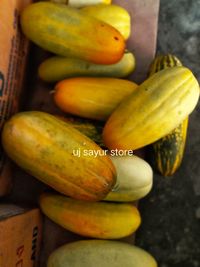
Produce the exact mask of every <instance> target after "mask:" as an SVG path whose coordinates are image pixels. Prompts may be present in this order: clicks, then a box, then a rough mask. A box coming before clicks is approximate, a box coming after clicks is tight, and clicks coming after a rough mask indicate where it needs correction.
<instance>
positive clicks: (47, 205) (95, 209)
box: [40, 193, 141, 239]
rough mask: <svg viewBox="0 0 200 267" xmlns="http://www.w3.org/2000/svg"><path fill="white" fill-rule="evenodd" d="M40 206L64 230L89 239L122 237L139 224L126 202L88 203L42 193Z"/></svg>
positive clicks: (133, 230)
mask: <svg viewBox="0 0 200 267" xmlns="http://www.w3.org/2000/svg"><path fill="white" fill-rule="evenodd" d="M40 207H41V209H42V211H43V212H44V214H45V215H46V216H48V217H49V218H50V219H51V220H53V221H54V222H55V223H57V224H59V225H61V226H62V227H64V228H65V229H67V230H69V231H72V232H74V233H77V234H79V235H82V236H87V237H93V238H101V239H118V238H122V237H125V236H128V235H130V234H132V233H133V232H135V231H136V230H137V228H138V227H139V225H140V223H141V217H140V214H139V211H138V209H137V208H136V207H135V206H133V205H132V204H129V203H108V202H107V203H106V202H88V201H81V200H77V199H71V198H68V197H65V196H61V195H56V194H50V193H48V194H47V193H46V194H43V195H41V197H40Z"/></svg>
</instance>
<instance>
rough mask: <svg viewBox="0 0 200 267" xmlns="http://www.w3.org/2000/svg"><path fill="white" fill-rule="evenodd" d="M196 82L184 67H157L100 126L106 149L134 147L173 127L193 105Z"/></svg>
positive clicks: (184, 116) (155, 139) (196, 89)
mask: <svg viewBox="0 0 200 267" xmlns="http://www.w3.org/2000/svg"><path fill="white" fill-rule="evenodd" d="M198 99H199V84H198V81H197V80H196V78H195V77H194V75H193V73H192V72H191V71H190V70H189V69H187V68H184V67H173V68H167V69H164V70H161V71H159V72H157V73H155V74H153V75H152V76H151V77H149V78H148V79H147V80H146V81H144V82H143V83H142V84H141V85H140V86H138V88H137V90H135V91H134V92H133V93H132V94H131V95H130V96H129V97H127V98H126V99H125V100H124V101H122V103H121V104H120V105H119V106H118V107H117V108H116V109H115V110H114V112H113V113H112V115H111V116H110V117H109V119H108V121H107V122H106V125H105V127H104V130H103V141H104V144H105V145H106V146H107V147H108V148H110V149H116V148H117V149H128V150H129V149H132V150H134V149H138V148H141V147H144V146H146V145H149V144H151V143H153V142H155V141H157V140H158V139H160V138H161V137H163V136H165V135H166V134H168V133H169V132H170V131H172V130H173V129H174V128H176V127H177V126H178V125H179V124H180V123H181V122H182V121H183V120H184V119H185V118H186V117H187V116H188V115H189V114H190V113H191V112H192V111H193V110H194V108H195V106H196V105H197V102H198Z"/></svg>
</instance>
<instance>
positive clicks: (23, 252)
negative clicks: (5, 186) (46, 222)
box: [0, 204, 42, 267]
mask: <svg viewBox="0 0 200 267" xmlns="http://www.w3.org/2000/svg"><path fill="white" fill-rule="evenodd" d="M41 232H42V216H41V213H40V211H39V209H31V210H29V209H24V208H21V207H19V206H16V205H12V204H0V267H37V266H38V260H39V251H40V243H41Z"/></svg>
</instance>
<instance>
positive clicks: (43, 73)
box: [38, 52, 135, 82]
mask: <svg viewBox="0 0 200 267" xmlns="http://www.w3.org/2000/svg"><path fill="white" fill-rule="evenodd" d="M134 69H135V57H134V55H133V53H131V52H126V53H124V55H123V57H122V59H121V60H120V61H119V62H117V63H115V64H109V65H105V64H94V63H91V62H88V61H85V60H81V59H77V58H67V57H59V56H54V57H51V58H48V59H47V60H45V61H44V62H42V63H41V65H40V66H39V69H38V73H39V76H40V78H41V79H42V80H44V81H46V82H57V81H61V80H63V79H66V78H71V77H78V76H79V77H80V76H90V77H116V78H121V77H126V76H128V75H129V74H131V73H132V72H133V71H134Z"/></svg>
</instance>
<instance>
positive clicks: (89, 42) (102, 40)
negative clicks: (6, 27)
mask: <svg viewBox="0 0 200 267" xmlns="http://www.w3.org/2000/svg"><path fill="white" fill-rule="evenodd" d="M21 26H22V31H23V32H24V34H25V35H26V36H27V37H28V38H29V39H30V40H32V41H33V42H35V43H36V44H37V45H39V46H40V47H42V48H43V49H45V50H48V51H50V52H53V53H55V54H57V55H60V56H66V57H76V58H81V59H84V60H88V61H91V62H93V63H97V64H114V63H116V62H117V61H119V60H120V59H121V58H122V56H123V54H124V49H125V41H124V38H123V36H122V35H121V34H120V33H119V32H118V31H117V30H116V29H115V28H113V27H112V26H110V25H108V24H106V23H104V22H102V21H100V20H98V19H95V18H93V17H91V16H87V15H85V14H83V13H82V12H80V11H79V10H77V9H75V8H72V7H69V6H67V5H61V4H55V3H51V2H38V3H33V4H30V5H28V6H27V7H26V8H25V9H24V10H23V12H22V14H21Z"/></svg>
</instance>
